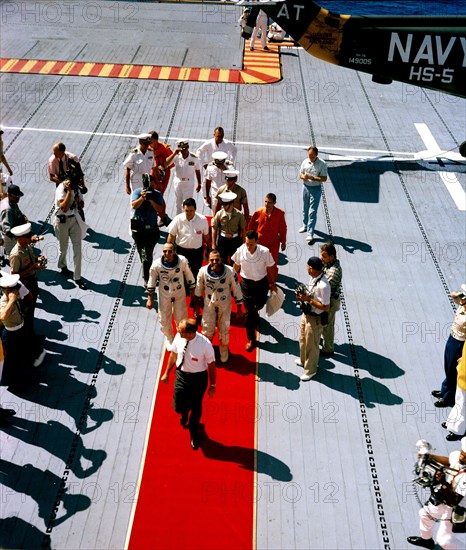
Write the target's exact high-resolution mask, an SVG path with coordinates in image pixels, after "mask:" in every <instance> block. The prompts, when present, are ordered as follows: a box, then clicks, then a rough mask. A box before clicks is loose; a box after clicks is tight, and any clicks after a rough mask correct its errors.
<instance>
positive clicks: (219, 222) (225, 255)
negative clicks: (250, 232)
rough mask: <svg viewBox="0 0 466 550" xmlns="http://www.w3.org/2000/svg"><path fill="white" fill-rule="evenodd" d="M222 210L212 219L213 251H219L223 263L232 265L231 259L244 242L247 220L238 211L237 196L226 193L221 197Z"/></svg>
mask: <svg viewBox="0 0 466 550" xmlns="http://www.w3.org/2000/svg"><path fill="white" fill-rule="evenodd" d="M219 198H220V200H221V201H222V208H221V209H220V211H219V212H217V213H216V214H215V216H214V217H213V218H212V250H218V251H219V252H220V255H221V256H222V261H223V262H224V263H226V264H228V265H231V257H232V256H233V254H234V253H235V252H236V251H237V249H238V248H239V247H240V246H241V245H242V244H243V242H244V235H245V233H246V220H245V219H244V216H243V214H241V212H239V211H238V210H236V208H235V207H234V201H235V199H236V194H235V193H231V192H230V191H225V193H222V194H221V195H219Z"/></svg>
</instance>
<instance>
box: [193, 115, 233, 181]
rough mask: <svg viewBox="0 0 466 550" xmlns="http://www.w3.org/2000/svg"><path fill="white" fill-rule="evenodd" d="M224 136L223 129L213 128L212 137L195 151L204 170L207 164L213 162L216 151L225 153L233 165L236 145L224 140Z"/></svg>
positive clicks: (219, 127)
mask: <svg viewBox="0 0 466 550" xmlns="http://www.w3.org/2000/svg"><path fill="white" fill-rule="evenodd" d="M224 136H225V131H224V130H223V128H222V127H221V126H217V128H215V130H214V137H213V138H212V139H209V140H207V141H205V142H204V143H203V144H202V145H201V146H200V147H199V149H198V150H197V151H196V154H197V156H198V157H199V160H200V161H201V164H202V165H203V167H204V170H205V169H206V168H207V165H208V164H209V162H211V161H212V160H213V156H212V155H213V154H214V153H216V152H218V151H223V152H224V153H227V155H228V156H227V158H228V160H229V161H231V162H232V163H233V164H234V163H235V160H236V153H237V149H236V145H235V144H234V143H232V142H231V141H228V140H227V139H224Z"/></svg>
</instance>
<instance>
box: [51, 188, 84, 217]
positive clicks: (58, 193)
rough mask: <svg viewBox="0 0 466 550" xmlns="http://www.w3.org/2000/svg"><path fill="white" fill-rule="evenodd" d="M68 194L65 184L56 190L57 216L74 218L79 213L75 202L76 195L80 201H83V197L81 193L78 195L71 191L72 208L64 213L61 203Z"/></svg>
mask: <svg viewBox="0 0 466 550" xmlns="http://www.w3.org/2000/svg"><path fill="white" fill-rule="evenodd" d="M67 193H68V191H67V189H66V187H65V185H64V184H63V183H60V185H59V186H58V187H57V188H56V189H55V208H56V210H55V214H56V215H60V216H61V215H64V216H67V217H68V216H74V215H75V214H77V213H78V211H77V205H76V203H75V202H74V198H75V196H76V195H78V199H79V200H80V201H82V200H83V196H82V194H81V192H80V191H78V192H77V193H76V192H75V191H71V201H70V207H69V208H68V210H67V211H66V212H63V210H62V209H61V208H60V203H61V201H62V200H63V199H64V198H65V197H66V194H67Z"/></svg>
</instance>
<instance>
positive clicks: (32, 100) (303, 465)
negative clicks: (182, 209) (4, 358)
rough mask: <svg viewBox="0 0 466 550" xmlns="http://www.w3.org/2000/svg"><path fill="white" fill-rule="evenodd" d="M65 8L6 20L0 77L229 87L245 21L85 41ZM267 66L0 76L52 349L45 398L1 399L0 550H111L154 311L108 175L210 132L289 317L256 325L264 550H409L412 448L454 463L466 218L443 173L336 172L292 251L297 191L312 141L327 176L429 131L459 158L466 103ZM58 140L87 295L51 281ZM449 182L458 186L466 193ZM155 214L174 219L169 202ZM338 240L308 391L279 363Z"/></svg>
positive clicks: (348, 76)
mask: <svg viewBox="0 0 466 550" xmlns="http://www.w3.org/2000/svg"><path fill="white" fill-rule="evenodd" d="M56 4H57V5H58V6H59V7H61V9H62V10H63V13H61V15H60V16H59V21H58V22H57V20H56V17H57V15H56V13H55V12H52V8H51V7H50V6H51V4H50V3H39V2H32V1H31V2H29V1H26V2H21V3H11V5H12V6H16V7H17V8H18V10H20V9H22V10H24V13H23V14H22V13H21V12H20V11H18V12H17V13H13V14H11V15H8V24H6V25H3V27H2V33H1V42H0V55H1V57H26V58H34V59H65V60H85V61H108V62H115V63H153V64H156V65H176V66H180V65H182V64H184V66H192V67H196V66H199V67H217V68H240V67H241V59H242V49H241V42H240V39H239V38H238V37H239V32H238V25H237V23H236V21H237V19H238V14H239V8H235V7H232V6H229V5H225V6H202V5H183V4H178V5H169V4H163V5H159V4H149V3H124V2H111V3H109V2H104V1H95V2H92V5H93V6H97V7H99V9H100V12H98V13H100V16H98V17H96V21H95V22H90V21H89V18H90V17H91V15H89V14H87V20H86V18H85V17H84V16H83V11H82V10H81V8H79V7H76V8H75V20H74V22H73V23H70V21H69V17H67V16H66V15H65V11H64V10H65V8H64V4H65V3H60V2H57V3H56ZM45 5H48V6H49V10H50V11H49V12H44V11H43V10H44V9H45ZM86 5H87V4H86ZM110 6H113V8H112V9H111V8H110ZM115 6H116V7H118V9H119V11H118V12H115ZM214 7H215V10H214V9H213V8H214ZM83 9H84V8H83ZM89 9H90V8H89ZM27 10H30V11H31V12H32V13H35V15H31V14H29V15H27V13H26V12H27ZM34 10H36V12H34ZM112 10H113V11H112ZM131 10H132V11H131ZM89 13H91V12H89ZM115 13H117V14H118V15H117V16H115ZM128 17H130V19H128ZM282 66H283V73H284V79H283V81H282V82H280V83H278V84H275V85H270V86H262V87H261V86H237V85H232V84H231V85H222V84H202V83H196V82H184V83H182V82H162V81H151V82H149V81H143V80H140V81H136V80H128V81H123V80H118V81H117V80H112V79H98V78H78V77H58V76H47V75H25V74H24V75H20V74H3V75H1V77H0V84H1V90H2V106H1V123H2V124H3V125H4V126H5V134H4V136H3V137H4V143H5V147H6V155H7V158H8V159H9V162H10V164H11V165H12V167H13V169H14V172H15V177H14V181H15V183H17V184H19V185H20V186H21V188H22V190H23V191H24V192H25V196H24V197H23V198H22V200H21V203H20V206H21V208H22V210H23V211H24V212H25V213H26V214H27V215H28V217H29V218H30V219H31V220H32V221H33V222H35V228H36V229H37V230H40V231H46V235H45V240H44V241H43V243H42V245H41V249H42V252H43V253H44V254H46V255H47V256H48V257H49V269H48V270H47V271H45V272H44V273H43V274H42V275H41V277H40V279H41V299H40V304H39V308H38V311H37V314H38V318H39V321H38V323H37V325H38V329H39V331H40V332H41V333H43V334H46V335H47V343H46V349H47V352H48V355H47V359H46V362H45V363H44V366H43V367H42V368H41V369H40V371H39V373H38V377H39V383H38V384H37V385H35V386H33V387H31V389H30V390H28V391H26V392H24V393H22V394H19V395H14V394H12V393H10V392H9V391H8V390H7V389H6V388H4V387H2V388H1V389H0V402H1V403H2V405H3V406H4V407H5V406H9V407H14V408H15V409H16V410H17V416H16V417H15V419H14V421H13V427H12V428H10V429H7V430H2V432H1V433H0V437H1V461H0V471H1V472H2V474H4V478H3V483H4V485H3V486H2V487H1V499H0V502H1V504H0V507H1V518H2V519H1V539H0V546H2V547H5V548H14V547H26V548H33V547H40V546H41V544H42V543H43V540H44V534H45V533H46V531H47V529H48V528H49V529H50V528H51V527H53V529H51V533H50V535H51V547H52V548H55V549H60V550H61V549H63V550H65V549H69V550H71V549H108V548H111V549H120V548H123V547H124V545H125V540H126V536H127V529H128V524H129V520H130V514H131V509H132V506H133V504H134V501H135V499H136V498H137V482H138V475H139V470H140V465H141V455H142V452H143V445H144V439H145V434H146V429H147V423H148V420H149V416H150V414H151V404H152V401H153V393H154V389H155V382H156V379H157V376H158V369H159V363H160V358H161V353H162V347H163V338H162V335H161V333H160V330H159V326H158V321H157V318H156V314H155V313H154V311H151V312H149V311H147V310H146V309H145V308H144V307H143V305H144V292H143V288H142V285H141V283H142V279H141V271H140V262H139V258H138V256H137V254H135V252H134V249H133V243H132V240H131V238H130V236H129V234H128V217H129V205H128V197H127V195H126V194H125V192H124V172H123V168H122V162H123V160H124V158H125V156H126V154H127V152H128V150H129V149H130V148H131V147H133V146H134V145H135V143H136V141H135V138H134V137H131V136H134V135H137V134H139V133H140V132H142V131H147V130H150V129H157V130H158V131H159V133H160V135H161V136H163V137H165V136H168V140H169V142H170V143H172V144H173V142H174V139H175V138H181V137H183V138H188V139H190V141H191V144H192V145H191V148H192V149H195V148H196V146H197V145H198V144H199V143H201V142H202V141H204V140H205V139H208V138H210V137H211V134H212V132H213V129H214V127H215V126H217V125H221V126H223V127H224V128H225V134H226V137H227V138H229V139H233V140H234V141H236V143H237V145H238V168H239V169H240V170H241V176H240V184H241V185H243V186H244V187H246V189H247V191H248V195H249V202H250V208H251V211H253V210H254V209H255V208H257V207H259V206H261V205H262V202H263V197H264V195H265V193H267V192H274V193H276V194H277V196H278V204H277V206H279V207H282V208H285V210H286V217H287V222H288V227H289V239H288V248H287V254H286V256H284V255H282V257H281V266H280V277H279V284H280V285H281V286H282V288H283V289H284V290H285V292H286V295H287V300H286V303H285V306H284V309H283V311H282V312H280V313H279V314H277V315H276V316H274V317H273V318H271V319H270V322H269V323H268V322H264V324H263V335H262V337H261V340H262V342H261V345H260V363H259V370H258V374H259V377H258V387H259V392H258V399H259V402H258V411H259V423H258V446H257V449H258V450H259V451H262V452H263V453H267V454H269V455H271V456H272V457H274V458H275V459H277V462H276V463H277V464H280V462H278V461H281V463H283V465H284V466H283V467H282V470H280V469H279V468H273V467H272V466H271V465H270V464H262V463H261V458H260V456H259V464H258V472H259V473H258V478H257V481H258V495H257V502H258V504H257V543H256V544H257V548H258V549H264V550H265V549H278V548H281V549H295V548H296V549H309V548H312V549H334V548H339V549H350V548H351V549H373V548H384V547H386V548H399V549H402V548H406V547H407V543H406V536H408V535H414V534H417V532H418V530H417V513H418V509H419V505H418V503H417V501H416V499H415V497H414V495H413V489H412V487H411V484H410V480H411V479H412V477H413V476H412V468H413V463H414V458H415V447H414V445H415V442H416V441H417V440H418V439H419V438H421V437H422V438H425V439H427V440H429V441H431V442H432V444H433V445H434V446H435V448H436V449H437V452H438V454H447V453H448V452H450V451H452V450H454V449H456V448H458V444H454V443H448V442H446V441H445V439H444V435H445V433H444V431H443V430H442V428H441V427H440V422H441V421H443V420H444V419H445V418H446V412H445V411H444V410H439V409H435V408H434V407H433V401H434V400H433V398H431V396H430V391H431V390H432V389H435V388H438V387H439V384H440V382H441V380H442V370H443V366H442V364H443V363H442V361H443V348H444V345H445V341H446V338H447V337H448V333H449V326H450V324H451V322H452V320H453V316H454V308H453V307H452V304H451V303H450V300H449V298H448V293H449V292H450V291H453V290H458V289H459V286H460V285H461V283H464V282H466V273H465V252H466V238H465V237H466V224H465V214H464V212H462V211H460V210H459V209H458V208H457V206H456V205H455V203H454V202H453V199H452V198H451V196H450V195H449V193H448V191H447V190H446V187H445V185H444V183H443V181H442V180H441V178H440V177H439V173H438V171H435V170H434V171H428V170H425V169H424V168H423V167H422V166H421V165H420V164H413V163H402V162H397V163H394V162H391V161H388V160H387V161H384V162H380V161H377V160H372V161H371V160H367V161H361V162H352V161H345V160H342V161H340V162H331V163H329V166H330V169H329V176H330V177H329V180H330V181H329V182H328V183H327V184H326V185H325V197H324V200H323V202H322V204H321V208H320V211H319V218H318V224H317V230H318V231H317V237H318V241H317V243H316V244H315V245H313V246H311V247H310V246H308V245H307V244H306V242H305V240H304V236H303V235H302V234H299V233H298V232H297V230H298V228H299V227H300V226H301V204H302V203H301V193H300V189H301V184H300V183H299V180H298V179H297V178H296V173H297V170H298V167H299V164H300V163H301V161H302V160H303V159H304V158H305V157H306V148H307V146H308V145H309V144H310V143H311V142H315V143H316V144H317V145H318V146H319V148H320V150H321V156H322V158H324V159H325V158H327V157H328V155H329V154H337V153H341V154H342V155H348V156H350V155H353V154H360V155H365V154H367V155H368V156H369V157H371V158H374V157H377V156H378V155H379V154H380V153H379V152H378V151H385V152H405V153H408V152H411V153H415V152H418V151H422V150H424V149H425V146H424V143H423V141H422V139H421V137H420V135H419V133H418V132H417V131H416V128H415V126H414V124H415V123H420V122H422V123H425V124H427V126H428V127H429V129H430V131H431V132H432V134H433V136H434V137H435V139H436V141H437V143H438V144H439V146H440V148H442V149H444V150H452V149H455V148H456V147H457V145H458V143H460V142H461V141H463V140H464V138H465V128H466V102H465V101H464V100H461V99H458V98H453V97H448V96H444V95H441V94H438V93H437V94H436V93H434V92H429V93H427V94H426V93H424V92H422V91H421V90H420V89H414V88H408V87H406V86H404V85H401V84H397V83H394V84H392V85H391V86H389V87H383V86H380V85H376V84H373V83H372V82H371V81H370V77H369V76H368V75H363V74H361V75H360V74H357V73H355V72H351V71H349V70H346V69H340V68H335V67H333V66H331V65H328V64H325V63H323V62H320V61H318V60H316V59H314V58H312V57H310V56H308V55H307V54H305V53H304V52H303V51H302V50H298V49H290V50H286V51H285V52H284V53H283V55H282ZM60 140H62V141H64V142H65V143H66V145H67V149H68V150H69V151H72V152H74V153H75V154H77V155H78V156H80V157H81V159H82V163H83V167H84V170H85V172H86V174H87V181H88V184H89V189H90V190H89V193H88V195H87V196H86V200H87V205H86V216H87V220H88V223H89V224H90V226H91V231H90V233H89V235H88V237H87V238H86V241H85V243H84V261H83V276H84V277H85V278H86V279H87V280H88V281H89V290H88V291H86V292H83V291H81V290H79V289H77V288H76V287H75V286H74V284H73V283H72V282H69V281H64V280H63V279H61V277H60V275H59V274H58V273H57V268H56V261H57V246H56V240H55V238H54V236H53V234H52V228H51V226H50V220H51V208H52V201H53V195H54V186H53V184H52V183H51V182H50V181H49V180H48V178H47V174H46V162H47V159H48V157H49V155H50V153H51V147H52V145H53V143H55V142H57V141H60ZM371 151H372V152H371ZM463 170H464V168H463ZM457 177H458V179H459V180H460V182H461V185H462V187H463V189H464V188H465V183H466V177H465V175H464V173H460V174H457ZM166 199H167V203H168V211H169V212H170V213H173V212H174V200H173V196H171V195H170V194H169V193H168V194H167V195H166ZM199 203H200V204H201V203H202V201H199ZM200 211H201V212H202V211H204V213H208V212H206V211H205V207H203V206H201V208H200ZM329 234H331V235H333V238H334V240H335V242H336V244H337V246H338V254H339V257H340V260H341V263H342V266H343V269H344V284H343V289H344V304H343V308H342V311H341V312H340V313H339V314H338V316H337V347H336V350H337V353H336V355H335V357H334V358H332V359H330V360H328V359H322V360H321V362H320V371H319V374H318V376H317V377H316V378H315V379H314V380H313V381H311V382H310V383H306V384H304V383H300V381H299V375H300V374H301V372H300V369H299V367H297V366H296V365H295V363H294V359H295V358H296V356H297V352H298V344H297V338H298V325H299V316H298V311H297V309H296V307H295V305H294V304H293V289H294V287H295V285H296V283H297V282H302V281H304V282H305V281H306V280H307V274H306V269H305V263H306V260H307V258H308V257H309V256H310V255H314V254H318V252H319V245H320V244H321V242H322V241H323V240H325V239H327V237H328V235H329ZM160 248H161V244H159V245H158V247H157V252H156V253H157V254H158V253H159V251H160ZM89 403H90V404H91V407H90V408H89V407H88V405H89ZM74 451H75V452H76V454H77V456H78V457H79V460H74V461H73V463H72V467H71V470H70V472H69V474H68V470H67V469H66V464H67V462H68V461H69V459H70V456H72V454H73V452H74ZM262 456H264V455H262ZM288 469H289V471H288ZM64 472H65V473H66V476H67V477H66V479H64V475H65V474H64ZM62 480H63V481H64V485H60V484H61V483H62ZM423 496H424V495H423ZM55 504H56V507H57V509H56V514H57V517H58V518H60V519H59V520H58V521H57V522H56V523H55V524H53V523H52V519H53V518H52V513H53V509H54V505H55ZM15 518H16V519H15ZM463 541H464V537H463ZM148 547H150V546H148ZM177 550H178V549H177Z"/></svg>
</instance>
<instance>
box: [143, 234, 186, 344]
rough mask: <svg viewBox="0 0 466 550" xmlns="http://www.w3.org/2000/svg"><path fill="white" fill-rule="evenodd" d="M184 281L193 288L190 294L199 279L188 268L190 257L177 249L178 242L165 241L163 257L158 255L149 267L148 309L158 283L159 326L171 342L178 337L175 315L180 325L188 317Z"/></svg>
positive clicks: (150, 306)
mask: <svg viewBox="0 0 466 550" xmlns="http://www.w3.org/2000/svg"><path fill="white" fill-rule="evenodd" d="M185 281H186V285H187V286H188V287H189V289H190V292H191V296H194V287H195V285H196V281H195V279H194V277H193V274H192V272H191V269H190V268H189V264H188V260H187V259H186V258H185V257H184V256H181V255H178V254H177V253H176V252H175V245H174V244H173V243H166V244H164V245H163V249H162V257H161V258H157V259H156V260H155V261H154V263H153V264H152V266H151V268H150V270H149V283H148V285H147V304H146V307H147V309H152V308H153V306H154V302H153V294H154V291H155V287H156V285H157V283H158V285H159V305H158V313H159V322H160V330H161V331H162V333H163V334H164V335H165V336H166V338H167V340H168V342H169V343H170V344H171V343H172V342H173V338H174V337H175V334H174V332H173V326H172V315H173V316H174V317H175V323H176V324H177V325H178V323H180V321H181V320H182V319H185V318H186V317H188V307H187V305H186V291H185Z"/></svg>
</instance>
